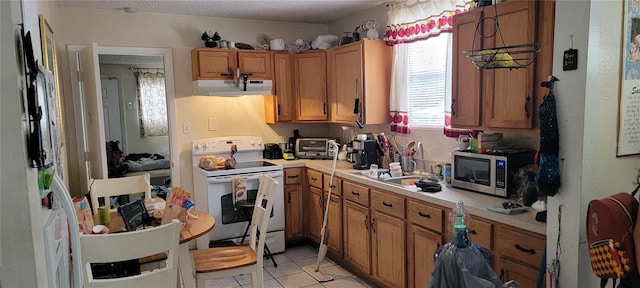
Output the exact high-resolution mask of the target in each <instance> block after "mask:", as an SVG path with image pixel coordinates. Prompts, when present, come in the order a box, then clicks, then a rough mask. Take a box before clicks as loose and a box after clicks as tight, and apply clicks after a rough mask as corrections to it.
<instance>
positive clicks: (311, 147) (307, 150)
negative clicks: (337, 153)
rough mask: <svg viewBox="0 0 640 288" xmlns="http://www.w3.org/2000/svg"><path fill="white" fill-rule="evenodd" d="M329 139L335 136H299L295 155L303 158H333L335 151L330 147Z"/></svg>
mask: <svg viewBox="0 0 640 288" xmlns="http://www.w3.org/2000/svg"><path fill="white" fill-rule="evenodd" d="M329 140H335V139H333V138H298V139H296V149H295V155H296V157H297V158H301V159H333V154H334V152H333V151H331V149H329Z"/></svg>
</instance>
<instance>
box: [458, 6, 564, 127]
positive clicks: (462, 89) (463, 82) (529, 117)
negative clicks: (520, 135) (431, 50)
mask: <svg viewBox="0 0 640 288" xmlns="http://www.w3.org/2000/svg"><path fill="white" fill-rule="evenodd" d="M496 11H497V12H496ZM554 11H555V1H554V0H545V1H508V2H503V3H500V4H496V5H495V6H487V7H485V8H484V10H483V9H482V8H476V9H474V10H471V11H468V12H465V13H462V14H458V15H455V16H454V19H453V22H454V23H453V24H454V27H453V63H452V64H453V67H452V68H453V69H452V72H453V73H452V82H453V85H452V87H453V88H452V104H451V109H452V110H451V112H452V119H451V122H452V126H453V127H456V128H473V129H478V130H484V129H488V130H495V129H532V128H535V127H536V125H535V119H536V115H537V110H536V109H537V105H538V103H539V102H540V100H541V97H542V96H543V95H544V90H543V89H540V88H539V87H537V86H539V85H538V84H537V83H539V82H540V81H544V80H546V77H547V76H549V75H550V74H551V70H552V69H551V68H552V63H553V57H552V55H553V29H554V26H553V23H554V15H553V14H554V13H555V12H554ZM483 12H484V13H485V18H494V17H495V18H497V21H498V23H499V24H500V26H499V27H500V28H499V29H500V31H496V26H495V22H493V21H490V20H485V21H482V22H481V25H480V28H479V29H480V32H481V33H482V34H483V35H494V34H495V36H492V37H486V38H482V37H480V35H477V36H475V38H476V42H475V45H474V43H473V39H474V34H475V33H476V25H477V23H478V20H479V19H480V16H481V13H483ZM496 13H497V16H496ZM536 42H538V43H540V44H541V48H540V52H539V53H538V56H537V57H536V59H535V61H533V63H531V64H529V65H528V66H527V67H526V68H520V69H504V68H503V69H481V70H478V68H476V67H475V65H473V63H472V62H471V59H470V58H469V57H467V56H468V55H467V54H465V53H463V51H464V50H471V49H474V50H476V49H493V48H496V49H498V48H501V47H504V46H515V45H522V44H532V43H536ZM531 49H532V47H525V48H522V49H517V48H510V50H511V52H512V53H511V56H512V57H514V58H515V59H516V61H518V63H516V65H517V64H521V65H526V64H527V63H529V62H530V60H529V59H531V58H532V57H533V53H516V52H522V51H523V50H531Z"/></svg>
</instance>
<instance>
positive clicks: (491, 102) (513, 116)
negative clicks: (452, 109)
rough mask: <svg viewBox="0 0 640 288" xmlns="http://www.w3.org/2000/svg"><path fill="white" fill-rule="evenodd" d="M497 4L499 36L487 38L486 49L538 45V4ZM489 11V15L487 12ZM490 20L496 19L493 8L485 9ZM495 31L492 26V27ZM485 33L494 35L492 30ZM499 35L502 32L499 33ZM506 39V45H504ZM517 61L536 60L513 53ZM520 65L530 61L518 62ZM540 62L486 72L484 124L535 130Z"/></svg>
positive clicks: (528, 2) (494, 126) (534, 2)
mask: <svg viewBox="0 0 640 288" xmlns="http://www.w3.org/2000/svg"><path fill="white" fill-rule="evenodd" d="M504 4H509V5H498V7H497V8H498V9H497V11H498V15H497V18H498V21H499V23H500V32H501V35H502V37H499V35H500V34H497V35H496V36H495V37H491V38H486V39H485V40H486V41H485V43H484V45H485V47H487V48H493V47H503V46H514V45H520V44H530V43H534V42H536V39H537V37H536V6H537V2H536V1H521V2H513V3H504ZM487 12H488V13H487ZM485 13H487V14H488V17H493V16H494V14H495V13H494V9H486V10H485ZM491 28H493V27H491ZM485 30H488V31H486V32H489V33H492V32H493V31H495V29H493V31H491V29H490V28H486V29H485ZM498 33H499V32H498ZM502 39H504V43H503V42H502ZM512 56H513V57H514V58H518V57H521V58H527V57H533V54H532V55H527V54H513V55H512ZM517 61H518V62H520V63H521V64H526V63H528V62H530V60H528V59H523V60H517ZM536 63H537V61H534V62H533V63H531V64H530V65H529V66H527V68H522V69H512V70H510V69H493V70H483V71H482V72H483V73H484V76H485V77H484V78H483V81H484V83H483V85H484V91H485V94H484V96H485V97H484V102H485V103H484V106H485V108H484V111H485V114H484V116H485V117H484V121H485V126H486V127H489V128H523V129H530V128H532V127H533V119H534V118H535V115H534V114H533V108H534V106H535V103H534V101H535V100H534V97H535V95H534V81H535V72H536V70H535V67H536Z"/></svg>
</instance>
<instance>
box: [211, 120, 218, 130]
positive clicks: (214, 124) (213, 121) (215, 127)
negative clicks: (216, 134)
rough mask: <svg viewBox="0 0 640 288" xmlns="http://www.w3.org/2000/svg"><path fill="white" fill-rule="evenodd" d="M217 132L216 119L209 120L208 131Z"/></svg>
mask: <svg viewBox="0 0 640 288" xmlns="http://www.w3.org/2000/svg"><path fill="white" fill-rule="evenodd" d="M216 130H218V119H217V118H209V131H216Z"/></svg>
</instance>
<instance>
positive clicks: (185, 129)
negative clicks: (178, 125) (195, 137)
mask: <svg viewBox="0 0 640 288" xmlns="http://www.w3.org/2000/svg"><path fill="white" fill-rule="evenodd" d="M190 133H191V122H182V134H190Z"/></svg>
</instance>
